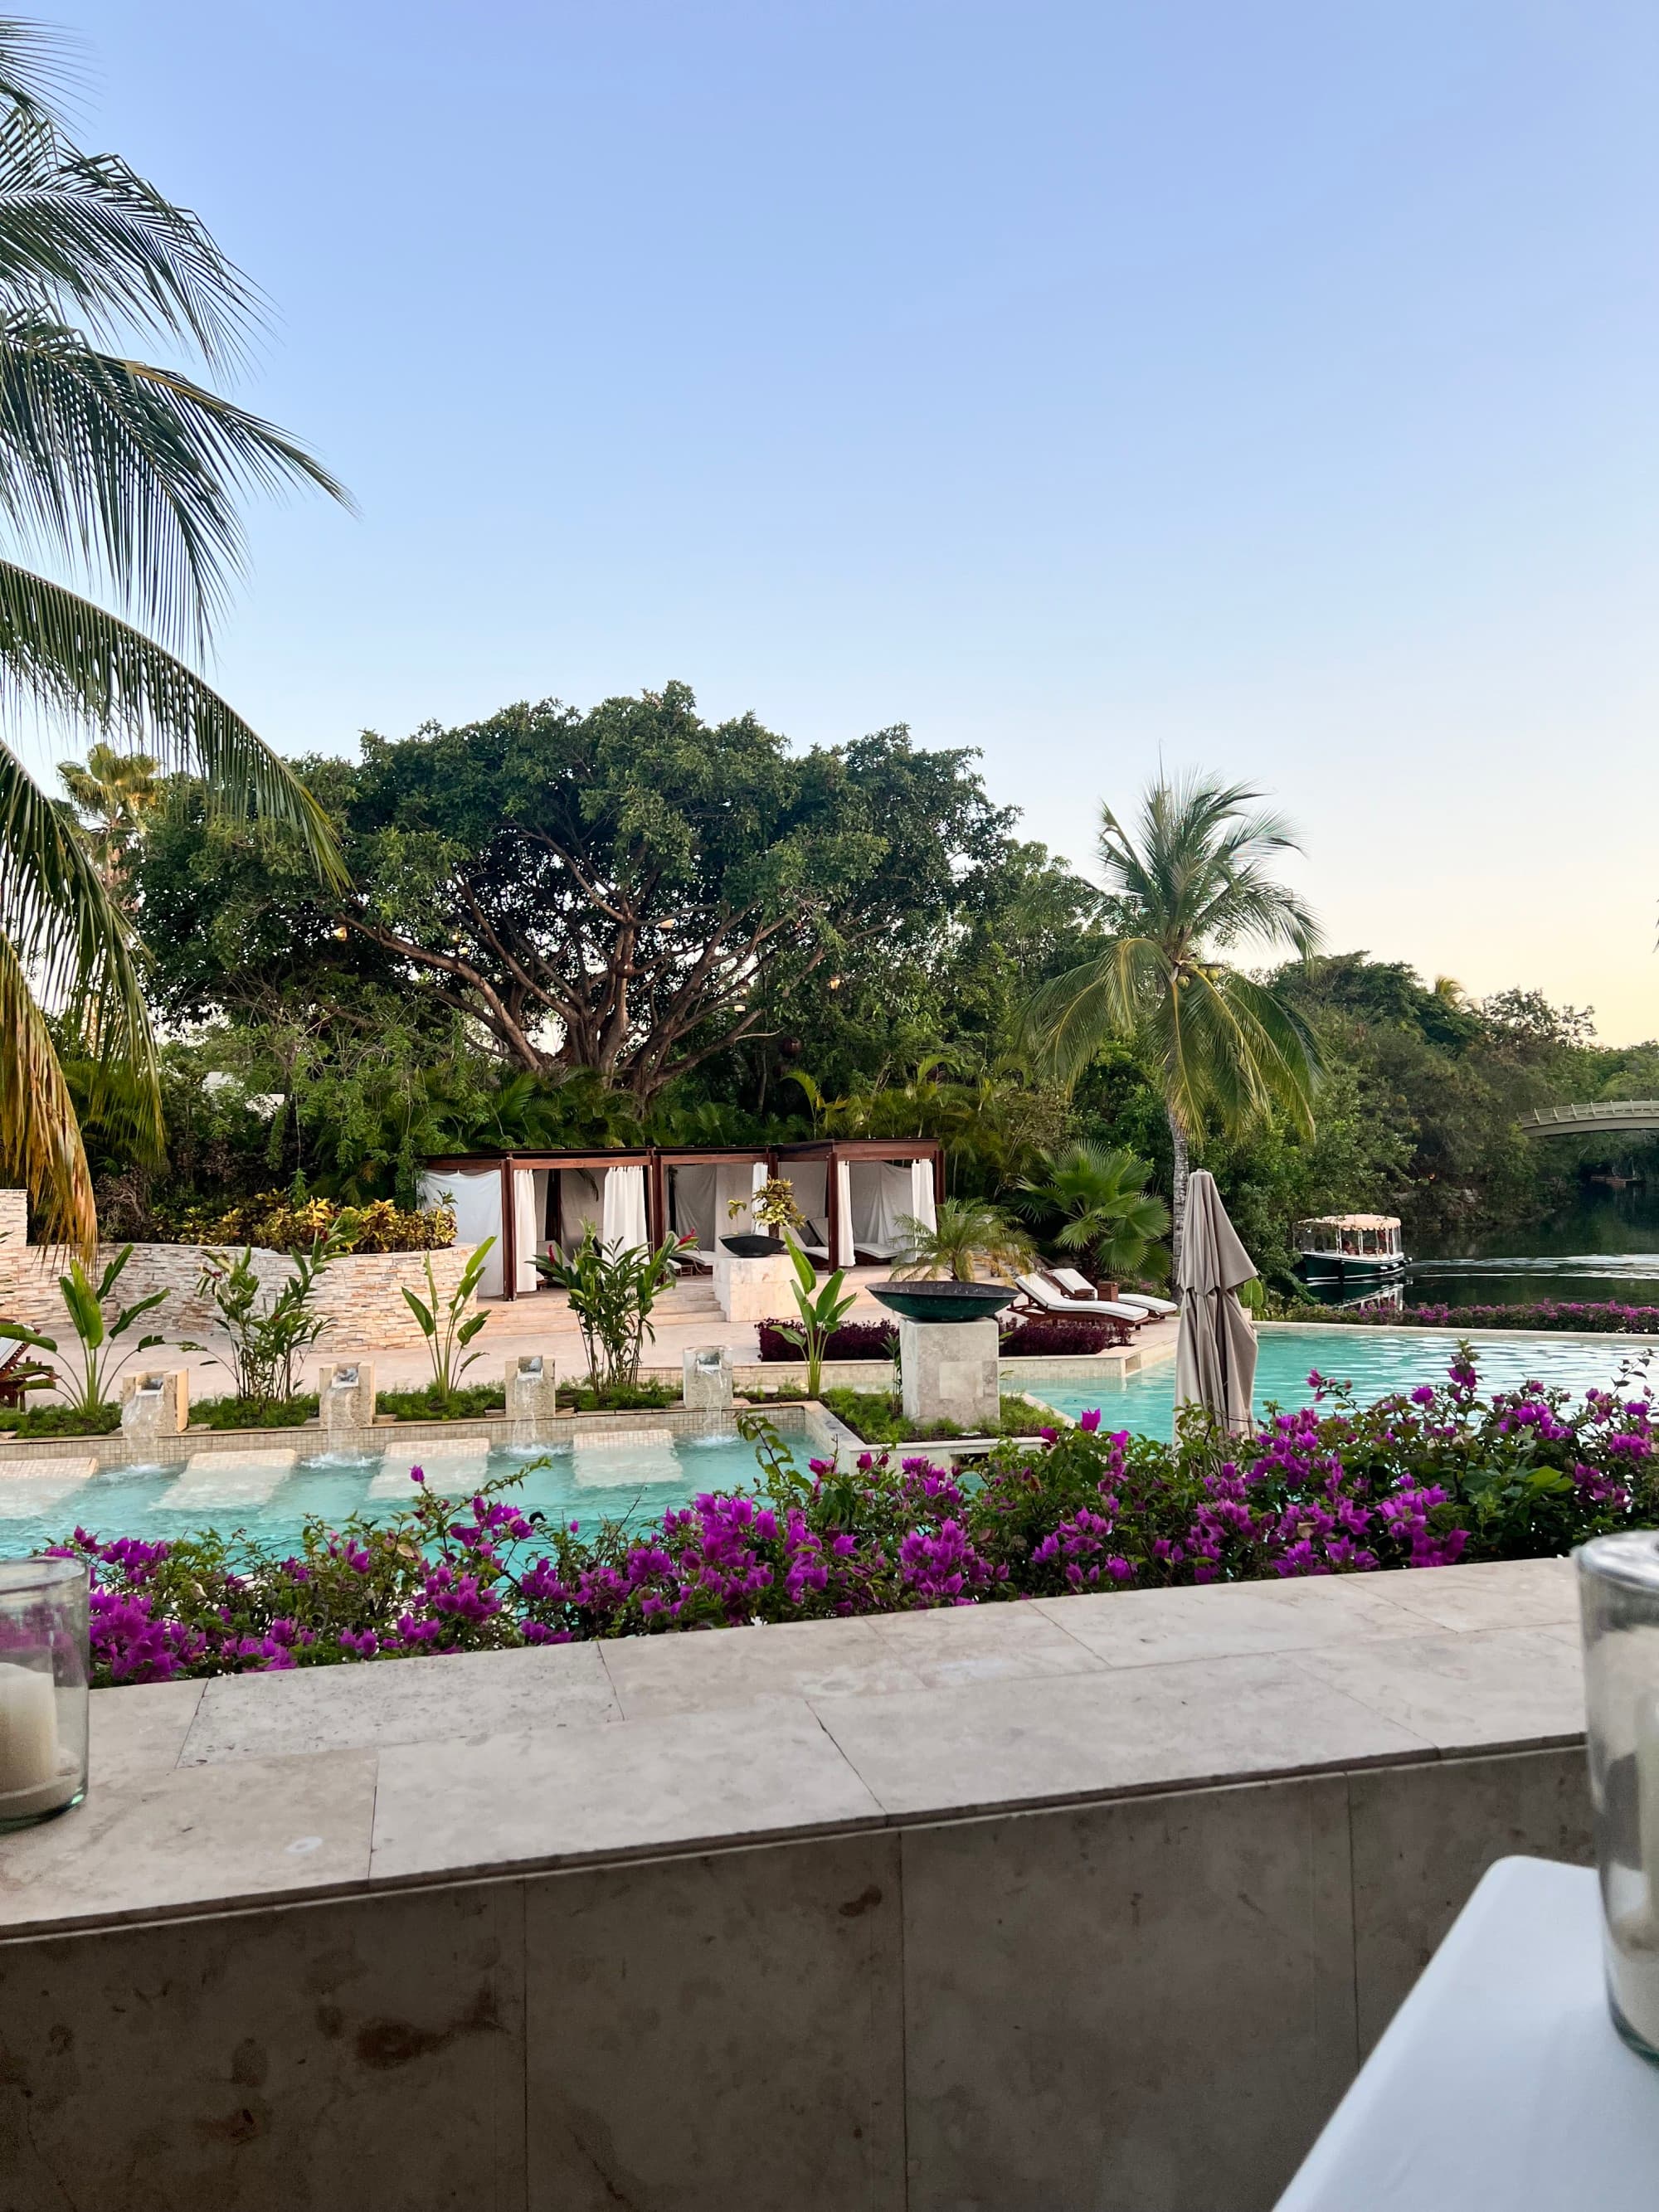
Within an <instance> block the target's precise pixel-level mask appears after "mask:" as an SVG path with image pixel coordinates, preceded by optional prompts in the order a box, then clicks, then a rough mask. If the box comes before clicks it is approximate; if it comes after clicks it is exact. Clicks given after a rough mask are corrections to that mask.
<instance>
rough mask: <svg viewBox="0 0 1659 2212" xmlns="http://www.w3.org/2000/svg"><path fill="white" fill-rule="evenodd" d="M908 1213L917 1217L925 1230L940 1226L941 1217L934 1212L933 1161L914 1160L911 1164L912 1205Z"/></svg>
mask: <svg viewBox="0 0 1659 2212" xmlns="http://www.w3.org/2000/svg"><path fill="white" fill-rule="evenodd" d="M906 1210H907V1212H910V1213H912V1214H914V1215H915V1218H916V1219H917V1220H918V1221H919V1222H921V1225H922V1227H923V1228H924V1229H933V1228H936V1227H937V1226H938V1224H939V1216H938V1214H937V1213H936V1212H934V1211H933V1162H932V1160H912V1161H911V1163H910V1203H909V1206H908V1208H907V1209H906Z"/></svg>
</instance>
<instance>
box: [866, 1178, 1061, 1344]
mask: <svg viewBox="0 0 1659 2212" xmlns="http://www.w3.org/2000/svg"><path fill="white" fill-rule="evenodd" d="M899 1230H900V1232H901V1234H902V1237H903V1238H904V1243H903V1244H902V1247H901V1248H900V1250H899V1253H898V1255H897V1258H896V1261H895V1263H894V1267H893V1273H892V1279H891V1280H890V1281H888V1282H885V1283H880V1284H872V1285H871V1291H870V1295H871V1296H872V1297H874V1298H877V1299H878V1300H879V1301H880V1303H881V1304H883V1305H884V1306H887V1307H889V1308H890V1310H892V1311H893V1312H894V1313H896V1314H902V1315H903V1316H905V1317H906V1318H907V1319H908V1320H910V1321H978V1320H981V1318H983V1317H986V1316H990V1315H992V1314H998V1313H1000V1312H1001V1311H1002V1309H1003V1308H1004V1306H1006V1305H1007V1304H1010V1303H1011V1302H1012V1298H1013V1296H1014V1287H1013V1284H1012V1281H1011V1280H1010V1279H1009V1278H1011V1277H1012V1276H1013V1275H1014V1274H1016V1273H1018V1270H1019V1269H1020V1268H1021V1267H1024V1266H1026V1265H1028V1264H1029V1263H1030V1261H1031V1259H1032V1257H1033V1253H1032V1246H1031V1240H1030V1237H1028V1236H1027V1235H1026V1234H1025V1232H1024V1230H1023V1229H1018V1228H1016V1227H1015V1225H1014V1224H1013V1223H1012V1221H1010V1220H1009V1219H1008V1218H1007V1216H1006V1214H1004V1213H1003V1212H1001V1211H1000V1209H999V1208H998V1207H996V1206H987V1205H986V1204H985V1203H984V1202H983V1201H982V1200H976V1199H954V1198H946V1199H941V1200H940V1201H939V1213H938V1218H937V1219H935V1220H933V1221H932V1222H925V1221H921V1220H919V1219H918V1218H916V1216H915V1214H908V1213H907V1214H903V1215H901V1217H900V1219H899ZM981 1271H983V1273H984V1274H986V1275H989V1276H990V1277H992V1278H993V1279H992V1280H990V1281H988V1282H987V1281H985V1280H982V1279H981Z"/></svg>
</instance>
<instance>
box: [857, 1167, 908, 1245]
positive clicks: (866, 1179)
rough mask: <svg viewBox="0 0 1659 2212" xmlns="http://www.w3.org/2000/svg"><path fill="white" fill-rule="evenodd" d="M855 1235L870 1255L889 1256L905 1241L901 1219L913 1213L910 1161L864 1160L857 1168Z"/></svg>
mask: <svg viewBox="0 0 1659 2212" xmlns="http://www.w3.org/2000/svg"><path fill="white" fill-rule="evenodd" d="M852 1181H853V1236H854V1241H855V1243H857V1244H858V1245H859V1246H860V1249H862V1250H864V1251H866V1252H874V1253H877V1254H883V1255H884V1254H888V1253H892V1252H896V1251H897V1249H898V1248H899V1247H900V1245H901V1244H902V1243H903V1242H904V1232H903V1231H902V1229H901V1228H900V1227H899V1220H900V1218H901V1216H902V1215H904V1214H907V1213H908V1212H910V1211H911V1179H910V1168H909V1163H908V1161H896V1160H860V1161H858V1162H857V1163H856V1164H854V1168H853V1178H852Z"/></svg>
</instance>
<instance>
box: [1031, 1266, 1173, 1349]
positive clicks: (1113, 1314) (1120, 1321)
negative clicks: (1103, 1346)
mask: <svg viewBox="0 0 1659 2212" xmlns="http://www.w3.org/2000/svg"><path fill="white" fill-rule="evenodd" d="M1014 1282H1015V1287H1016V1288H1017V1289H1018V1291H1019V1292H1020V1294H1021V1295H1020V1296H1019V1297H1018V1298H1016V1299H1015V1301H1014V1308H1015V1310H1016V1312H1023V1313H1029V1314H1035V1315H1037V1316H1049V1317H1051V1318H1056V1319H1058V1318H1060V1317H1061V1316H1063V1317H1064V1318H1065V1319H1066V1320H1067V1321H1072V1320H1076V1321H1103V1322H1105V1323H1106V1325H1107V1327H1108V1328H1109V1329H1110V1330H1111V1332H1112V1341H1113V1343H1114V1344H1127V1342H1128V1341H1129V1338H1130V1335H1131V1334H1132V1332H1133V1330H1135V1329H1137V1328H1140V1327H1141V1325H1142V1324H1143V1323H1144V1322H1146V1321H1147V1320H1149V1319H1150V1318H1151V1316H1149V1315H1146V1314H1143V1313H1138V1312H1137V1311H1136V1310H1135V1309H1134V1307H1133V1306H1121V1305H1119V1304H1116V1302H1115V1300H1110V1299H1107V1298H1068V1297H1063V1296H1062V1295H1061V1293H1060V1291H1059V1290H1058V1289H1057V1288H1056V1287H1055V1285H1054V1284H1053V1283H1050V1282H1047V1281H1045V1280H1044V1279H1043V1278H1042V1276H1041V1275H1017V1276H1016V1277H1015V1278H1014Z"/></svg>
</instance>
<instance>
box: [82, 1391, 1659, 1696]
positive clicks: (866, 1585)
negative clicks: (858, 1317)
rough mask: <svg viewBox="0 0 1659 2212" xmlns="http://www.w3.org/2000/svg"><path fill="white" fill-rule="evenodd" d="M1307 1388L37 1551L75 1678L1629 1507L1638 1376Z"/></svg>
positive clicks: (1640, 1508) (1259, 1568)
mask: <svg viewBox="0 0 1659 2212" xmlns="http://www.w3.org/2000/svg"><path fill="white" fill-rule="evenodd" d="M1310 1380H1311V1381H1312V1382H1313V1383H1314V1387H1315V1388H1316V1390H1317V1391H1319V1393H1320V1394H1321V1395H1320V1396H1319V1398H1318V1400H1317V1401H1316V1403H1315V1404H1313V1405H1311V1406H1309V1407H1304V1409H1302V1410H1301V1411H1299V1412H1297V1413H1279V1414H1275V1415H1273V1417H1272V1418H1271V1419H1269V1420H1268V1422H1267V1425H1265V1427H1264V1428H1263V1430H1262V1431H1261V1433H1260V1434H1259V1435H1258V1436H1255V1437H1250V1438H1237V1439H1229V1438H1228V1437H1225V1436H1224V1435H1222V1434H1221V1433H1219V1432H1218V1431H1216V1430H1214V1429H1213V1428H1212V1427H1211V1426H1210V1425H1207V1424H1206V1422H1205V1421H1204V1420H1203V1419H1201V1418H1200V1417H1197V1416H1189V1417H1188V1419H1186V1421H1185V1422H1184V1424H1183V1425H1182V1431H1181V1435H1180V1437H1179V1439H1178V1440H1177V1442H1176V1443H1175V1444H1174V1445H1170V1444H1167V1443H1163V1442H1162V1441H1161V1440H1159V1439H1156V1438H1153V1437H1132V1436H1130V1435H1128V1434H1127V1433H1126V1432H1123V1431H1118V1432H1115V1433H1114V1432H1110V1431H1107V1430H1106V1429H1105V1428H1104V1426H1103V1423H1102V1420H1101V1417H1100V1415H1099V1413H1085V1414H1084V1415H1083V1417H1082V1419H1081V1420H1080V1422H1079V1425H1077V1426H1076V1427H1075V1428H1070V1429H1066V1430H1064V1431H1044V1432H1043V1437H1042V1442H1041V1443H1037V1444H1036V1445H1032V1444H1030V1443H1004V1444H1002V1445H1000V1446H999V1447H998V1448H997V1449H996V1450H995V1451H994V1452H993V1453H991V1454H990V1455H988V1457H987V1459H986V1460H985V1461H983V1462H980V1463H979V1465H978V1467H977V1468H975V1470H974V1471H973V1472H972V1473H965V1472H962V1471H953V1470H951V1468H945V1467H941V1466H937V1465H935V1464H933V1462H931V1461H930V1460H929V1459H928V1458H927V1456H926V1455H917V1456H915V1457H908V1458H906V1459H904V1460H902V1462H899V1463H898V1464H897V1465H895V1464H894V1463H893V1461H892V1459H891V1458H890V1456H888V1455H884V1454H881V1453H878V1452H865V1453H862V1454H860V1455H859V1457H858V1459H857V1461H856V1462H855V1463H854V1465H853V1466H851V1467H842V1466H838V1465H836V1464H833V1463H831V1462H827V1461H812V1462H809V1464H808V1465H807V1466H806V1467H805V1468H799V1466H798V1465H797V1464H796V1462H795V1461H794V1459H793V1456H792V1455H791V1454H790V1452H789V1451H788V1450H787V1448H786V1447H785V1446H784V1445H783V1444H782V1443H781V1441H780V1439H779V1438H778V1437H777V1435H776V1433H775V1431H773V1430H772V1429H771V1427H770V1425H769V1424H768V1423H767V1422H765V1421H764V1420H763V1419H761V1418H760V1417H758V1416H745V1417H744V1423H743V1425H744V1426H745V1428H746V1429H747V1430H748V1431H749V1432H750V1434H751V1435H753V1436H754V1437H755V1438H756V1440H757V1450H758V1454H759V1457H760V1462H761V1473H760V1479H759V1480H758V1481H757V1485H756V1486H755V1487H754V1488H753V1489H752V1490H750V1491H747V1492H738V1493H735V1494H716V1493H706V1494H704V1495H702V1496H700V1497H698V1498H696V1499H694V1500H693V1502H692V1503H691V1504H690V1505H685V1506H676V1507H674V1508H672V1509H671V1510H670V1511H668V1512H666V1513H665V1514H664V1515H663V1516H662V1517H661V1519H660V1521H659V1522H656V1523H654V1524H653V1525H650V1526H648V1527H646V1528H636V1527H632V1526H629V1525H626V1524H622V1523H617V1522H599V1523H598V1524H597V1525H596V1526H594V1527H593V1528H585V1527H584V1526H583V1525H582V1524H581V1523H580V1522H574V1521H573V1522H568V1523H567V1524H563V1525H556V1524H554V1523H552V1522H549V1521H547V1520H545V1519H544V1516H542V1515H541V1514H539V1513H533V1512H532V1513H526V1512H524V1511H523V1510H520V1506H519V1505H518V1504H516V1503H515V1501H514V1499H513V1496H512V1494H511V1493H512V1492H513V1487H514V1486H515V1484H516V1483H517V1482H518V1481H520V1480H521V1479H522V1478H521V1477H520V1476H518V1475H514V1476H512V1477H508V1478H505V1479H503V1480H496V1481H492V1482H488V1483H485V1484H484V1485H483V1486H482V1487H481V1488H480V1490H479V1492H478V1493H477V1496H476V1497H474V1498H472V1499H471V1501H470V1502H468V1503H466V1504H461V1505H458V1504H456V1503H455V1502H454V1501H453V1500H446V1499H444V1498H438V1497H432V1496H428V1494H427V1492H426V1490H425V1486H424V1484H423V1482H422V1478H421V1475H420V1473H419V1470H416V1474H415V1475H414V1477H413V1478H412V1480H411V1492H410V1497H411V1502H410V1507H409V1508H408V1510H406V1511H405V1512H404V1513H403V1514H401V1515H399V1516H397V1517H396V1518H395V1519H394V1520H393V1521H392V1522H391V1523H390V1524H389V1525H388V1524H386V1523H374V1522H368V1521H367V1520H362V1519H357V1520H352V1521H349V1522H346V1523H345V1524H344V1525H343V1527H340V1528H330V1527H329V1526H328V1525H327V1524H326V1523H325V1522H320V1521H314V1520H313V1521H312V1522H308V1523H307V1526H306V1528H305V1530H304V1533H303V1534H302V1537H301V1542H300V1546H299V1548H298V1550H297V1552H295V1553H292V1554H289V1553H278V1552H276V1550H274V1549H272V1548H270V1547H260V1546H258V1545H256V1544H253V1543H250V1542H246V1541H243V1540H242V1539H240V1538H239V1537H232V1538H225V1537H222V1536H219V1535H216V1534H208V1535H204V1536H197V1537H189V1538H185V1539H182V1540H180V1541H176V1542H172V1543H157V1544H145V1543H141V1542H138V1541H135V1540H133V1539H131V1538H120V1539H118V1540H116V1541H105V1540H104V1539H102V1538H100V1536H98V1535H97V1534H94V1533H93V1532H91V1531H88V1530H87V1529H84V1528H77V1529H76V1531H75V1534H74V1535H73V1537H72V1538H71V1539H70V1540H69V1541H67V1542H66V1543H64V1545H62V1546H60V1547H58V1549H59V1550H61V1551H63V1552H64V1553H68V1554H70V1555H72V1556H75V1557H79V1558H83V1559H86V1560H87V1562H88V1566H89V1569H90V1571H91V1574H92V1578H93V1585H94V1587H93V1598H92V1645H93V1656H94V1665H95V1668H96V1671H97V1679H98V1680H99V1681H100V1682H112V1681H154V1680H166V1679H167V1677H169V1676H171V1675H175V1674H223V1673H234V1672H238V1671H245V1670H248V1669H264V1668H283V1667H291V1666H305V1665H317V1664H323V1663H326V1662H331V1661H337V1660H353V1659H374V1658H396V1657H404V1656H411V1655H414V1654H417V1653H420V1652H424V1651H469V1650H494V1649H498V1648H503V1647H507V1646H512V1645H517V1644H542V1643H550V1642H554V1643H564V1642H568V1641H570V1640H572V1639H574V1638H589V1637H607V1636H624V1635H633V1634H640V1633H659V1632H664V1631H667V1630H671V1629H680V1628H710V1627H722V1626H740V1625H742V1624H744V1623H747V1622H750V1621H757V1620H760V1621H779V1620H812V1619H827V1618H833V1617H836V1616H840V1615H844V1614H848V1613H881V1612H893V1611H905V1610H912V1609H916V1608H921V1607H929V1606H935V1605H967V1604H975V1603H985V1602H987V1601H995V1600H1001V1599H1014V1598H1021V1597H1033V1596H1042V1595H1057V1594H1058V1595H1063V1594H1065V1593H1066V1592H1067V1591H1075V1590H1112V1589H1153V1588H1160V1587H1165V1586H1169V1585H1172V1584H1186V1583H1215V1582H1235V1581H1244V1580H1249V1579H1250V1578H1252V1577H1267V1576H1276V1577H1291V1576H1297V1575H1308V1574H1354V1573H1364V1572H1368V1571H1374V1570H1376V1569H1377V1568H1381V1567H1429V1566H1440V1565H1448V1564H1449V1563H1450V1562H1452V1561H1454V1560H1458V1559H1469V1560H1473V1559H1526V1558H1531V1557H1537V1556H1547V1555H1553V1554H1558V1553H1561V1552H1563V1551H1565V1549H1566V1548H1567V1547H1569V1546H1571V1545H1572V1544H1575V1543H1579V1542H1582V1541H1584V1540H1585V1539H1586V1538H1587V1537H1589V1536H1592V1535H1596V1534H1601V1533H1602V1532H1604V1531H1605V1530H1607V1529H1612V1528H1624V1527H1630V1526H1640V1527H1645V1526H1648V1525H1650V1524H1651V1523H1652V1522H1654V1521H1655V1519H1656V1517H1659V1474H1656V1468H1659V1461H1656V1455H1655V1434H1656V1422H1655V1409H1654V1404H1653V1400H1652V1397H1651V1395H1650V1392H1649V1391H1648V1390H1647V1389H1645V1388H1644V1389H1639V1390H1638V1389H1635V1388H1634V1387H1632V1386H1631V1385H1629V1384H1628V1383H1625V1384H1621V1385H1620V1387H1618V1388H1615V1389H1610V1390H1590V1391H1587V1392H1586V1393H1585V1395H1584V1396H1583V1398H1582V1399H1581V1400H1580V1401H1577V1403H1576V1404H1571V1403H1569V1402H1568V1399H1567V1394H1566V1393H1565V1392H1563V1391H1559V1390H1545V1389H1541V1388H1540V1387H1539V1386H1538V1385H1537V1384H1535V1383H1528V1384H1526V1385H1524V1386H1522V1388H1521V1389H1516V1390H1509V1391H1500V1392H1498V1393H1497V1394H1496V1395H1494V1396H1492V1398H1490V1399H1482V1398H1481V1397H1480V1395H1479V1389H1478V1378H1477V1376H1476V1371H1475V1368H1474V1362H1473V1360H1472V1359H1471V1358H1469V1356H1468V1352H1467V1351H1463V1352H1460V1353H1459V1355H1458V1357H1457V1358H1455V1360H1454V1362H1453V1363H1452V1364H1451V1366H1450V1368H1449V1371H1448V1374H1447V1376H1446V1379H1445V1381H1444V1382H1443V1383H1438V1384H1431V1383H1423V1384H1420V1385H1419V1387H1418V1388H1417V1389H1414V1390H1413V1391H1412V1392H1410V1393H1409V1394H1405V1393H1400V1394H1397V1395H1394V1396H1392V1397H1389V1398H1385V1399H1383V1400H1381V1401H1378V1402H1377V1403H1376V1404H1375V1405H1372V1406H1369V1407H1358V1406H1355V1405H1353V1404H1352V1402H1351V1401H1349V1400H1348V1399H1346V1397H1345V1396H1344V1395H1342V1394H1341V1393H1340V1391H1338V1390H1335V1389H1333V1387H1332V1386H1331V1385H1329V1384H1328V1383H1324V1382H1323V1381H1322V1379H1321V1378H1319V1377H1318V1376H1314V1377H1312V1378H1310Z"/></svg>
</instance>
